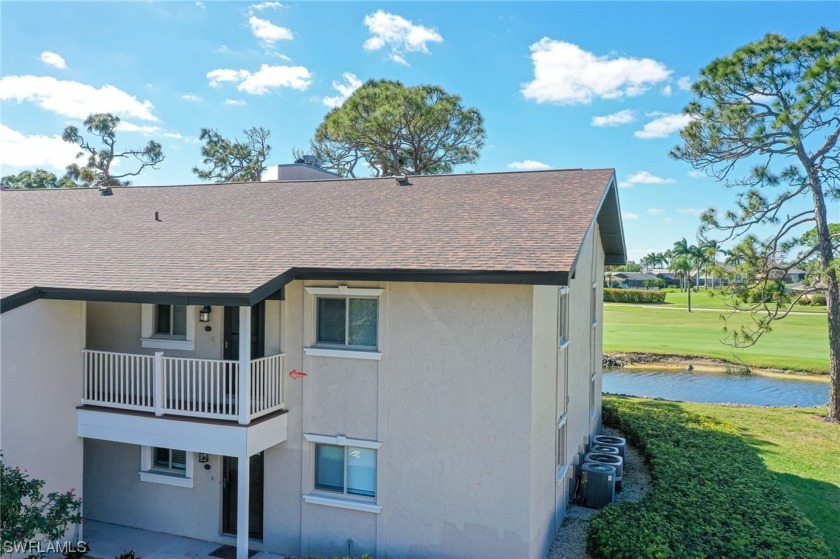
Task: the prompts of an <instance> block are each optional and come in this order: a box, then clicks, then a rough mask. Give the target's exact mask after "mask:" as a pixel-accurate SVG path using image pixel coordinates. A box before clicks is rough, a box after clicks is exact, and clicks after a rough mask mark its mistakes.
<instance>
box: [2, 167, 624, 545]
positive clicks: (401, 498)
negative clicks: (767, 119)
mask: <svg viewBox="0 0 840 559" xmlns="http://www.w3.org/2000/svg"><path fill="white" fill-rule="evenodd" d="M279 172H282V173H292V172H294V173H300V172H306V173H307V174H309V175H311V174H312V173H313V171H312V170H311V169H306V168H303V167H284V168H282V169H280V171H279ZM315 174H316V175H319V176H317V177H316V178H317V180H290V181H266V182H257V183H239V184H213V185H208V184H202V185H192V186H179V187H129V188H117V187H114V188H112V189H111V190H110V192H108V191H103V192H102V194H109V195H100V192H99V191H97V190H96V189H72V190H51V191H45V190H41V191H3V192H2V193H0V198H2V204H0V211H2V220H0V224H2V237H3V243H2V244H0V267H2V280H3V281H2V284H0V289H1V291H0V295H1V296H2V300H0V303H2V304H0V313H2V314H1V315H0V320H2V351H0V371H2V388H3V389H2V393H0V397H1V398H2V400H0V403H2V406H0V407H2V430H0V441H2V444H0V447H2V450H3V453H4V460H5V461H6V462H7V463H10V464H14V465H20V466H21V467H26V468H27V469H28V470H29V473H30V474H31V475H32V476H33V477H35V478H39V479H44V480H46V481H47V483H48V485H47V487H46V490H48V491H52V490H61V489H63V490H67V489H69V488H71V487H74V488H76V490H77V493H78V495H79V496H80V497H81V498H82V500H83V502H84V516H85V519H86V521H87V520H91V521H102V522H110V523H114V524H120V525H123V526H129V527H133V528H137V529H141V530H147V531H150V532H165V533H169V534H175V535H178V536H186V537H190V538H195V539H199V540H205V541H210V542H215V543H217V544H230V545H236V546H237V557H238V558H239V559H246V558H247V557H248V549H249V548H251V549H256V550H263V551H269V552H274V553H278V554H281V555H292V556H310V557H311V556H314V555H319V556H321V557H324V556H333V555H339V556H344V555H348V554H349V555H352V556H359V555H361V554H362V553H369V554H371V555H373V556H375V557H379V558H385V557H388V558H392V559H400V558H419V557H434V558H437V557H481V558H482V559H495V558H498V559H503V558H504V559H509V558H512V559H540V558H543V557H545V556H546V554H547V553H548V549H549V546H550V545H551V542H552V541H553V539H554V535H555V533H556V531H557V529H558V528H559V526H560V525H561V524H562V522H563V517H564V514H565V511H566V507H567V504H568V502H569V497H570V495H571V494H573V491H574V484H575V474H574V471H575V466H576V465H577V464H579V463H580V462H581V460H582V457H583V453H584V450H585V449H586V448H587V445H588V444H589V442H590V440H591V437H592V436H593V435H595V434H598V433H599V431H600V425H601V372H602V371H601V362H602V351H601V348H602V339H603V305H602V301H603V286H602V282H601V281H599V280H600V278H602V277H603V274H604V265H605V264H608V265H619V264H623V263H624V261H625V260H626V251H625V244H624V235H623V230H622V223H621V210H620V207H619V202H618V190H617V188H616V180H615V173H614V172H613V170H612V169H603V170H590V171H584V170H569V171H559V170H558V171H539V172H522V173H475V174H466V175H442V176H422V177H408V178H405V179H401V180H400V179H398V180H395V179H394V178H371V179H353V180H340V179H332V178H331V177H329V176H323V175H322V174H320V173H315ZM627 279H628V280H629V281H637V278H636V275H632V279H631V278H627ZM154 536H155V534H153V533H150V537H154ZM348 542H350V543H348ZM90 543H91V545H92V547H93V549H94V550H95V549H96V541H95V540H94V541H92V542H90Z"/></svg>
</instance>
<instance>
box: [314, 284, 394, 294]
mask: <svg viewBox="0 0 840 559" xmlns="http://www.w3.org/2000/svg"><path fill="white" fill-rule="evenodd" d="M304 289H306V292H307V293H309V294H310V295H343V296H348V297H354V296H355V297H379V296H380V295H382V292H383V291H385V290H384V289H374V288H369V287H347V286H346V285H339V286H338V287H305V288H304Z"/></svg>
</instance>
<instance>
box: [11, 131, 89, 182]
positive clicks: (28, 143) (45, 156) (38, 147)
mask: <svg viewBox="0 0 840 559" xmlns="http://www.w3.org/2000/svg"><path fill="white" fill-rule="evenodd" d="M77 153H79V146H77V145H75V144H70V143H68V142H65V141H64V140H62V139H61V136H59V135H55V136H39V135H32V136H27V135H26V134H22V133H20V132H18V131H17V130H12V129H11V128H9V127H8V126H5V125H3V124H0V165H3V166H9V167H19V168H24V167H30V168H35V167H50V168H52V169H55V170H57V171H64V168H65V167H66V166H67V165H69V164H70V163H73V161H75V159H76V154H77ZM3 174H6V171H5V170H4V171H3Z"/></svg>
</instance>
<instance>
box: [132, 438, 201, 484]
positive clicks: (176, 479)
mask: <svg viewBox="0 0 840 559" xmlns="http://www.w3.org/2000/svg"><path fill="white" fill-rule="evenodd" d="M159 448H164V447H159ZM170 450H171V449H170ZM154 453H155V447H152V446H141V447H140V481H145V482H149V483H160V484H162V485H174V486H175V487H187V488H191V487H192V486H193V473H194V465H193V453H192V452H189V451H186V452H185V455H186V459H185V460H186V469H185V470H184V471H183V472H181V471H180V470H174V469H171V468H161V467H160V466H156V465H155V456H154Z"/></svg>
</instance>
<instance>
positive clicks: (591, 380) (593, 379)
mask: <svg viewBox="0 0 840 559" xmlns="http://www.w3.org/2000/svg"><path fill="white" fill-rule="evenodd" d="M589 382H595V371H592V374H591V375H589Z"/></svg>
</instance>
